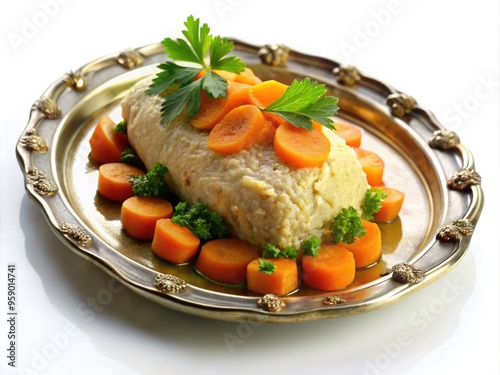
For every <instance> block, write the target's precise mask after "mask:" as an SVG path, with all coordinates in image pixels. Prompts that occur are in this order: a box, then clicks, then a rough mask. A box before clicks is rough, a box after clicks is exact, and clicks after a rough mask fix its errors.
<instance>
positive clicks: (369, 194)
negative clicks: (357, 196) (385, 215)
mask: <svg viewBox="0 0 500 375" xmlns="http://www.w3.org/2000/svg"><path fill="white" fill-rule="evenodd" d="M385 198H387V193H386V192H385V191H383V190H382V189H379V188H375V189H373V190H372V189H366V193H365V200H364V203H363V207H362V209H363V214H364V215H365V219H366V220H373V217H374V215H375V214H376V213H377V212H379V211H380V208H382V201H383V200H384V199H385Z"/></svg>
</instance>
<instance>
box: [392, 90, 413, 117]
mask: <svg viewBox="0 0 500 375" xmlns="http://www.w3.org/2000/svg"><path fill="white" fill-rule="evenodd" d="M387 105H388V106H389V107H390V108H391V113H392V114H393V115H394V116H396V117H403V116H404V115H406V114H407V113H409V112H411V111H412V110H413V109H414V108H415V107H416V106H417V101H416V100H415V99H414V98H413V97H411V96H408V95H406V94H402V93H398V94H391V95H389V96H388V97H387Z"/></svg>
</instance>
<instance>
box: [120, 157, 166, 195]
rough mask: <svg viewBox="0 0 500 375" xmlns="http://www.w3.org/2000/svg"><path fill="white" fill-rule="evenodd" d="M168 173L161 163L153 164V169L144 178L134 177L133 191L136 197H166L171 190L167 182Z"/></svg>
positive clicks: (131, 180) (132, 178) (131, 179)
mask: <svg viewBox="0 0 500 375" xmlns="http://www.w3.org/2000/svg"><path fill="white" fill-rule="evenodd" d="M167 172H168V169H167V167H165V166H164V165H163V164H161V163H160V162H157V163H155V164H153V166H152V167H151V169H150V170H149V171H148V172H147V173H146V174H145V175H143V176H132V177H130V182H131V183H132V191H133V192H134V195H138V196H148V197H165V196H166V195H167V194H168V193H169V191H170V189H169V187H168V185H167V183H166V182H165V174H166V173H167Z"/></svg>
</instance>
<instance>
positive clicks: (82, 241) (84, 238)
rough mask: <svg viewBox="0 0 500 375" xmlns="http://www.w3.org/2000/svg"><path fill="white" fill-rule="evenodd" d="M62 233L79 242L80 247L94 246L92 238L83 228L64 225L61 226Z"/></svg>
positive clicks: (74, 225)
mask: <svg viewBox="0 0 500 375" xmlns="http://www.w3.org/2000/svg"><path fill="white" fill-rule="evenodd" d="M59 230H60V231H61V233H63V234H66V235H68V236H69V237H71V238H73V239H74V240H76V241H77V243H78V245H81V246H90V245H92V238H91V237H90V236H89V235H88V233H87V232H86V231H85V229H83V228H82V227H81V226H79V225H76V224H70V223H62V224H61V225H59Z"/></svg>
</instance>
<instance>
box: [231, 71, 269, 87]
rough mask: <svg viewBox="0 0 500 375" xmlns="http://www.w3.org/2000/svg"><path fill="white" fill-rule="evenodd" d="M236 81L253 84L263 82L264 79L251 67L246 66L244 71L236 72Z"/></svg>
mask: <svg viewBox="0 0 500 375" xmlns="http://www.w3.org/2000/svg"><path fill="white" fill-rule="evenodd" d="M234 81H235V82H241V83H247V84H249V85H252V86H253V85H256V84H257V83H261V82H262V80H261V79H260V78H259V77H257V76H256V75H255V73H254V72H253V70H252V69H250V68H245V70H244V71H243V72H242V73H240V74H236V76H235V77H234Z"/></svg>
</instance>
